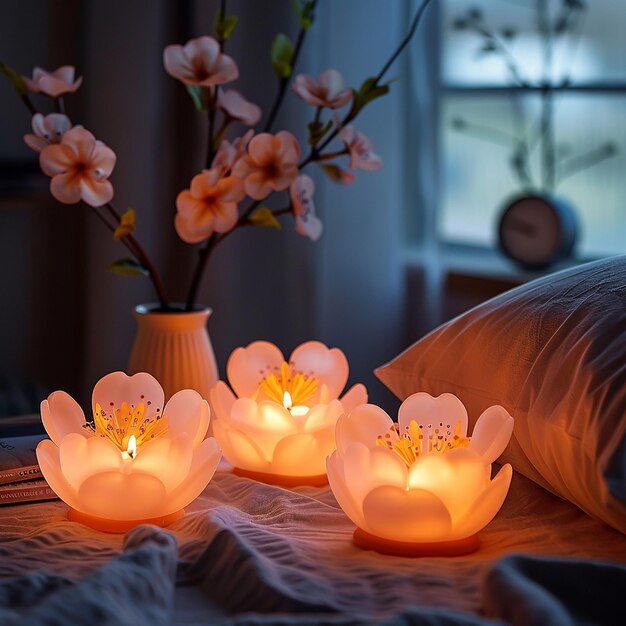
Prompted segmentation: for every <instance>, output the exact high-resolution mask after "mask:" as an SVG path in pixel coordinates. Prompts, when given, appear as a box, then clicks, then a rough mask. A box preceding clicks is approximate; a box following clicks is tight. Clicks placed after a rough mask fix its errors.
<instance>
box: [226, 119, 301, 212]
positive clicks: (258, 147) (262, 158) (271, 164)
mask: <svg viewBox="0 0 626 626" xmlns="http://www.w3.org/2000/svg"><path fill="white" fill-rule="evenodd" d="M299 158H300V145H299V144H298V140H297V139H296V138H295V137H294V136H293V135H292V134H291V133H290V132H287V131H286V130H281V131H280V132H279V133H277V134H276V135H271V134H270V133H261V134H259V135H256V137H253V138H252V140H251V141H250V144H249V146H248V154H246V155H244V156H243V157H242V158H241V159H239V161H237V163H236V164H235V167H234V168H233V174H234V175H235V176H237V177H238V178H241V179H242V180H243V181H244V188H245V190H246V193H247V194H248V195H249V196H250V197H251V198H254V199H255V200H263V198H265V197H267V196H268V195H269V194H270V193H271V192H272V191H283V190H284V189H287V187H289V185H291V183H292V182H293V181H294V180H295V179H296V176H297V175H298V159H299Z"/></svg>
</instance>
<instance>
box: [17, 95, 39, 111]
mask: <svg viewBox="0 0 626 626" xmlns="http://www.w3.org/2000/svg"><path fill="white" fill-rule="evenodd" d="M20 98H21V99H22V102H23V103H24V104H25V105H26V108H27V109H28V110H29V111H30V114H31V115H35V114H37V113H38V111H37V109H36V108H35V106H34V105H33V103H32V102H31V101H30V98H29V97H28V94H22V95H21V96H20Z"/></svg>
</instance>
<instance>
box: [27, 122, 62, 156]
mask: <svg viewBox="0 0 626 626" xmlns="http://www.w3.org/2000/svg"><path fill="white" fill-rule="evenodd" d="M32 126H33V132H34V133H35V134H34V135H33V134H32V133H29V134H28V135H24V141H25V142H26V145H27V146H28V147H29V148H31V149H33V150H34V151H35V152H41V151H42V150H43V149H44V148H45V147H46V146H49V145H50V144H52V143H60V142H61V139H62V138H63V135H64V134H65V133H66V132H67V131H68V130H69V129H70V128H72V122H70V118H69V117H67V115H63V114H61V113H50V115H46V116H45V117H44V116H43V115H42V114H41V113H35V115H33V120H32Z"/></svg>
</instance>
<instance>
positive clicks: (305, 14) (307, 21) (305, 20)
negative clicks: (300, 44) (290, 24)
mask: <svg viewBox="0 0 626 626" xmlns="http://www.w3.org/2000/svg"><path fill="white" fill-rule="evenodd" d="M314 6H315V5H314V4H313V3H312V2H306V3H305V4H304V7H303V8H302V16H301V18H300V26H301V27H302V28H304V30H307V29H309V28H311V26H313V19H314V15H313V8H314Z"/></svg>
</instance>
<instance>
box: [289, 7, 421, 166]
mask: <svg viewBox="0 0 626 626" xmlns="http://www.w3.org/2000/svg"><path fill="white" fill-rule="evenodd" d="M430 1H431V0H422V3H421V4H420V6H419V8H418V9H417V11H416V13H415V15H414V16H413V20H412V21H411V26H410V27H409V32H408V33H407V35H406V37H405V38H404V39H403V40H402V41H401V42H400V44H399V45H398V47H397V48H396V49H395V50H394V51H393V53H392V54H391V56H390V57H389V59H388V60H387V61H386V62H385V64H384V65H383V67H382V68H381V70H380V72H378V74H377V75H376V77H375V79H374V82H373V83H372V84H371V85H370V86H369V89H368V92H367V93H370V92H372V91H373V90H375V89H376V88H378V87H379V83H380V81H381V80H382V79H383V78H384V77H385V74H386V73H387V72H388V71H389V69H390V68H391V66H392V65H393V64H394V62H395V61H396V59H397V58H398V57H399V56H400V54H401V53H402V51H403V50H404V49H405V48H406V47H407V46H408V45H409V43H410V41H411V39H412V38H413V35H414V34H415V31H416V30H417V27H418V26H419V23H420V21H421V19H422V16H423V15H424V11H425V10H426V8H427V7H428V5H429V4H430ZM367 93H366V94H364V95H365V96H367ZM360 110H361V109H355V107H354V106H352V107H351V108H350V110H349V111H348V112H347V113H346V115H345V117H344V118H343V120H342V121H341V122H340V123H339V124H335V128H333V130H332V131H331V132H330V134H329V135H328V136H327V137H326V139H324V140H323V141H322V142H321V143H320V144H319V145H314V146H311V150H310V152H309V154H308V156H307V157H306V158H304V159H303V160H302V161H301V162H300V164H299V165H298V169H302V168H303V167H305V166H306V165H308V164H309V163H311V162H313V161H318V160H319V157H320V154H321V153H322V151H323V150H324V148H326V146H328V144H329V143H330V142H331V141H332V140H333V139H334V138H335V137H336V136H337V135H338V134H339V131H340V130H341V128H343V127H344V126H345V125H346V124H349V123H350V122H351V121H352V120H354V119H355V118H356V117H357V115H358V114H359V112H360Z"/></svg>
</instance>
